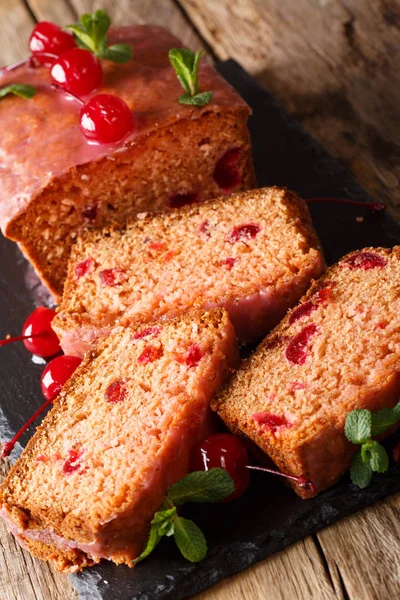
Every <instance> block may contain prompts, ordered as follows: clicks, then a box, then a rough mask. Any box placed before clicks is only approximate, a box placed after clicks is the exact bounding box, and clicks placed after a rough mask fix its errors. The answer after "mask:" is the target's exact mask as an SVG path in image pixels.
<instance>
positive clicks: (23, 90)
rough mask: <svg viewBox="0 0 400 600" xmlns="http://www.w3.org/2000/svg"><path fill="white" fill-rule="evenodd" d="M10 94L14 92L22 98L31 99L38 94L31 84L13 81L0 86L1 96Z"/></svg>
mask: <svg viewBox="0 0 400 600" xmlns="http://www.w3.org/2000/svg"><path fill="white" fill-rule="evenodd" d="M8 94H14V96H19V97H20V98H26V99H30V98H33V96H34V95H35V94H36V90H35V88H34V87H33V86H31V85H24V84H22V83H13V84H11V85H6V86H5V87H2V88H0V98H4V96H7V95H8Z"/></svg>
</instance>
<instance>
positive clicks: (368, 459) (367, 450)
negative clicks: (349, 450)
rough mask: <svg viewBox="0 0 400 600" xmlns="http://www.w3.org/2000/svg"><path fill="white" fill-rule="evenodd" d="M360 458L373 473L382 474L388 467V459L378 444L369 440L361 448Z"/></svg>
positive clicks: (383, 449)
mask: <svg viewBox="0 0 400 600" xmlns="http://www.w3.org/2000/svg"><path fill="white" fill-rule="evenodd" d="M361 457H362V460H363V462H364V463H368V464H369V466H370V467H371V470H372V471H374V472H375V473H384V472H385V471H387V468H388V466H389V457H388V455H387V452H386V450H385V448H384V447H383V446H381V444H380V443H379V442H375V441H373V440H369V441H368V442H366V443H365V444H363V445H362V446H361Z"/></svg>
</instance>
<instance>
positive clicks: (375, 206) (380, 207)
mask: <svg viewBox="0 0 400 600" xmlns="http://www.w3.org/2000/svg"><path fill="white" fill-rule="evenodd" d="M305 201H306V202H307V203H308V204H317V203H322V202H331V203H336V204H353V205H354V206H365V207H367V208H369V209H370V211H371V212H383V211H384V210H385V209H386V205H385V204H383V202H359V201H358V200H349V199H348V198H306V200H305Z"/></svg>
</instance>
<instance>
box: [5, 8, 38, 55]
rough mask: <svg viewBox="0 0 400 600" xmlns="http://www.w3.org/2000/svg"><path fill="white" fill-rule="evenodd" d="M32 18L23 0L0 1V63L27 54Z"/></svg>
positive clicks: (32, 24)
mask: <svg viewBox="0 0 400 600" xmlns="http://www.w3.org/2000/svg"><path fill="white" fill-rule="evenodd" d="M33 26H34V20H33V19H32V17H31V15H30V14H29V11H28V10H27V9H26V6H25V4H24V2H23V0H1V2H0V39H1V45H0V65H9V64H11V63H13V62H15V61H17V60H19V59H20V58H24V57H25V56H27V55H28V49H27V44H28V40H29V36H30V34H31V31H32V28H33Z"/></svg>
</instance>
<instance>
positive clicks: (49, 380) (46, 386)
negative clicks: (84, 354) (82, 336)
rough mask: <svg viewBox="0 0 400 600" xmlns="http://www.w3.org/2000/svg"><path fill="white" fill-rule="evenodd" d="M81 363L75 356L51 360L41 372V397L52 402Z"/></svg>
mask: <svg viewBox="0 0 400 600" xmlns="http://www.w3.org/2000/svg"><path fill="white" fill-rule="evenodd" d="M81 362H82V359H81V358H78V357H77V356H68V355H63V356H57V357H56V358H53V360H51V361H50V362H49V363H48V365H47V366H46V368H45V370H44V371H43V373H42V378H41V380H40V385H41V388H42V392H43V396H44V397H45V398H47V400H51V401H53V400H54V398H56V397H57V396H58V394H59V393H60V391H61V388H62V386H63V385H64V383H66V382H67V381H68V379H69V378H70V377H71V375H72V373H73V372H74V371H75V370H76V369H77V368H78V367H79V365H80V364H81Z"/></svg>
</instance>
